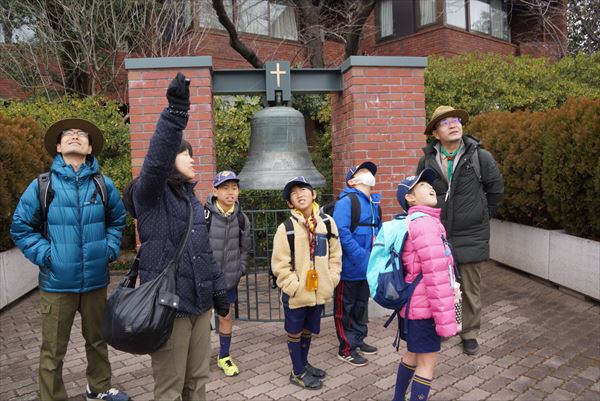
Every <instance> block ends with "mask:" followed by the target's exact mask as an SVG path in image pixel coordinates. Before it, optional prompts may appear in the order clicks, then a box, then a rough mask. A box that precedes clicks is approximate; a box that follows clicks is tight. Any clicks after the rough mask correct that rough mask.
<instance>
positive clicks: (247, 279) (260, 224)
mask: <svg viewBox="0 0 600 401" xmlns="http://www.w3.org/2000/svg"><path fill="white" fill-rule="evenodd" d="M244 213H246V215H247V216H248V219H249V220H250V225H251V233H252V249H251V252H250V260H249V263H248V270H247V272H246V275H245V276H243V277H242V279H241V280H240V284H239V285H238V297H237V302H236V303H235V318H236V319H240V320H252V321H282V320H283V318H284V316H283V307H282V305H281V301H280V299H281V292H280V290H279V289H278V288H272V286H271V283H272V280H271V275H270V274H269V271H270V268H271V253H272V248H273V237H274V236H275V232H276V231H277V227H278V226H279V224H281V223H282V222H283V221H284V220H285V219H287V218H288V217H289V216H290V211H289V209H277V210H244ZM332 314H333V303H332V302H329V303H327V304H326V305H325V308H324V311H323V316H331V315H332Z"/></svg>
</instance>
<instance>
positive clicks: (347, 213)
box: [333, 161, 381, 366]
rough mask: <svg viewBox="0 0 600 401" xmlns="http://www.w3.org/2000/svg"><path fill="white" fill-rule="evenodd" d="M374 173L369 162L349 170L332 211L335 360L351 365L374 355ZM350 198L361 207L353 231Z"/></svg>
mask: <svg viewBox="0 0 600 401" xmlns="http://www.w3.org/2000/svg"><path fill="white" fill-rule="evenodd" d="M376 173H377V166H376V165H375V164H374V163H371V162H369V161H367V162H364V163H362V164H359V165H357V166H354V167H352V168H351V169H350V170H349V171H348V173H347V174H346V184H347V187H346V188H345V189H344V191H343V192H342V193H341V194H340V199H339V200H338V201H337V202H336V204H335V210H334V212H333V218H334V220H335V223H336V225H337V226H338V230H339V233H340V241H341V243H342V251H343V254H342V275H341V281H340V283H339V284H338V286H337V287H336V289H335V294H334V320H335V329H336V333H337V336H338V339H339V341H340V348H339V352H338V358H339V359H341V360H343V361H346V362H348V363H349V364H351V365H353V366H364V365H366V364H367V363H368V361H367V359H366V358H365V357H363V356H362V355H361V354H375V353H376V352H377V348H376V347H373V346H371V345H368V344H366V343H365V337H366V336H367V332H368V328H367V311H368V304H369V285H368V283H367V276H366V274H367V265H368V264H369V256H370V254H371V248H372V246H373V241H374V239H375V237H376V236H377V233H378V232H379V228H380V227H381V218H380V213H379V198H380V195H379V194H371V190H372V188H373V187H374V186H375V174H376ZM352 197H354V198H357V199H358V201H359V204H360V218H359V219H358V225H357V226H356V228H355V229H354V230H353V231H352V230H351V223H352V199H351V198H352ZM357 350H358V351H359V352H360V353H359V352H357Z"/></svg>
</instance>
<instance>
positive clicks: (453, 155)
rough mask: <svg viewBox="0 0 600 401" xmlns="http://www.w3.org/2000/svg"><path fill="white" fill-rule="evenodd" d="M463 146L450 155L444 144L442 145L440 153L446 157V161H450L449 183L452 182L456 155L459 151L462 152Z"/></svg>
mask: <svg viewBox="0 0 600 401" xmlns="http://www.w3.org/2000/svg"><path fill="white" fill-rule="evenodd" d="M461 145H462V144H460V145H458V148H456V150H455V151H454V152H452V153H448V152H447V151H446V149H444V147H443V146H442V144H440V151H441V152H442V154H443V155H444V156H446V159H447V160H448V182H452V172H453V171H452V170H453V167H454V159H455V158H456V155H458V151H459V150H460V147H461Z"/></svg>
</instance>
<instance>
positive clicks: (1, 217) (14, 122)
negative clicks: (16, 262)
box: [0, 110, 51, 251]
mask: <svg viewBox="0 0 600 401" xmlns="http://www.w3.org/2000/svg"><path fill="white" fill-rule="evenodd" d="M40 149H44V142H43V133H42V129H41V128H40V127H39V126H38V125H37V124H36V123H35V121H33V120H32V119H30V118H26V117H8V116H7V115H6V114H4V113H3V112H2V111H1V110H0V210H1V211H2V213H1V214H0V251H5V250H7V249H10V248H11V247H12V246H13V243H12V240H11V239H10V233H9V230H10V225H11V222H12V215H13V212H14V210H15V207H16V206H17V203H18V202H19V198H20V197H21V194H22V193H23V192H24V191H25V189H26V188H27V186H28V185H29V183H30V182H31V181H32V180H33V179H34V178H35V177H36V176H37V175H38V174H40V173H42V172H44V171H46V170H47V169H48V165H49V163H50V160H51V159H50V156H48V155H47V154H46V152H45V151H44V152H40Z"/></svg>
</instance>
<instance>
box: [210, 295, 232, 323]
mask: <svg viewBox="0 0 600 401" xmlns="http://www.w3.org/2000/svg"><path fill="white" fill-rule="evenodd" d="M213 303H214V306H215V311H217V315H219V316H222V317H225V316H227V314H228V313H229V300H228V299H227V291H225V290H221V291H217V292H215V293H214V294H213Z"/></svg>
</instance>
